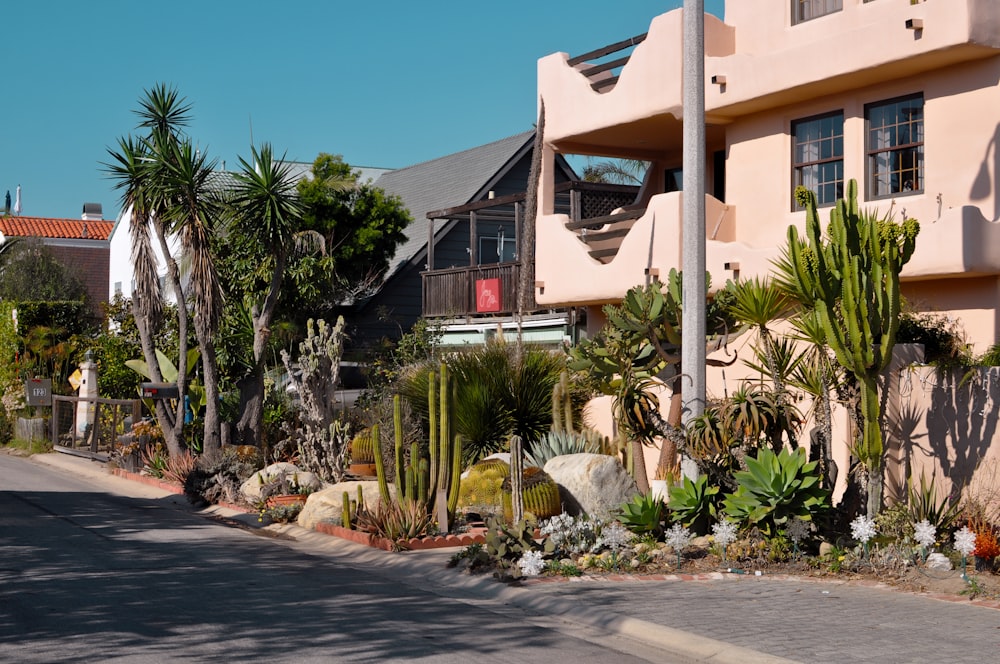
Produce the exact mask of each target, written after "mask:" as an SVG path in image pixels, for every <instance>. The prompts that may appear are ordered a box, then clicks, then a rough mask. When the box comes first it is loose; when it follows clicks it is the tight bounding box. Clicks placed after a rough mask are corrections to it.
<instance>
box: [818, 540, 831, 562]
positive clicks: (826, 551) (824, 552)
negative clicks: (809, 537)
mask: <svg viewBox="0 0 1000 664" xmlns="http://www.w3.org/2000/svg"><path fill="white" fill-rule="evenodd" d="M831 553H833V545H832V544H830V543H829V542H820V543H819V557H820V558H824V557H826V556H828V555H830V554H831Z"/></svg>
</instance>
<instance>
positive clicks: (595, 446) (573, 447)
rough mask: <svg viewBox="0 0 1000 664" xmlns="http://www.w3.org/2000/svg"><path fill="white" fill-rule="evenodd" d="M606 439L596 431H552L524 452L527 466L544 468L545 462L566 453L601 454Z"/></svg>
mask: <svg viewBox="0 0 1000 664" xmlns="http://www.w3.org/2000/svg"><path fill="white" fill-rule="evenodd" d="M603 443H604V441H603V440H602V439H601V437H600V434H598V433H597V432H595V431H590V432H577V431H550V432H548V433H547V434H545V435H544V436H542V437H541V438H540V439H539V440H538V441H536V442H535V443H533V444H532V446H531V450H530V451H526V452H525V453H524V463H525V465H526V466H537V467H539V468H544V467H545V464H546V463H547V462H548V461H549V460H550V459H554V458H555V457H557V456H563V455H566V454H601V453H602V452H603V450H604V444H603Z"/></svg>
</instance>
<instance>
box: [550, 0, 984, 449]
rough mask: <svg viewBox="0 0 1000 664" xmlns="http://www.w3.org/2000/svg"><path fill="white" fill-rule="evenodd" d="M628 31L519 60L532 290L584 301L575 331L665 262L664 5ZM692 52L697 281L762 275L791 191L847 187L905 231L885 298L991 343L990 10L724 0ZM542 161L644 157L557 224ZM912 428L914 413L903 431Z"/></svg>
mask: <svg viewBox="0 0 1000 664" xmlns="http://www.w3.org/2000/svg"><path fill="white" fill-rule="evenodd" d="M621 37H622V36H621V35H611V36H609V39H615V38H621ZM634 41H636V42H639V43H637V45H634V46H633V47H631V49H630V50H631V52H630V53H627V51H628V50H629V49H626V50H625V51H623V53H626V55H627V61H626V62H624V64H620V63H619V64H618V65H616V66H615V67H610V66H604V67H602V66H600V63H598V62H597V61H596V60H589V61H584V62H579V61H578V60H579V59H578V58H577V59H574V58H571V57H570V56H569V55H568V54H566V53H554V54H552V55H550V56H547V57H545V58H542V59H541V60H540V61H539V62H538V96H539V101H540V103H541V104H544V111H545V119H544V122H545V124H544V143H545V146H544V153H543V169H542V179H541V183H540V188H539V202H540V207H539V215H538V218H537V226H536V234H537V236H536V237H537V239H536V270H535V280H536V283H535V285H536V292H535V297H536V300H537V302H538V303H539V304H542V305H549V306H576V307H585V308H587V310H588V313H589V318H588V321H590V322H589V328H590V330H591V331H596V330H597V329H598V328H599V327H600V324H601V323H602V322H603V318H602V316H601V315H600V307H601V306H602V305H603V304H605V303H608V302H614V301H617V300H619V299H620V298H621V297H622V296H623V295H624V294H625V292H626V291H627V290H628V289H629V288H631V287H633V286H635V285H637V284H641V283H644V282H645V281H646V280H647V279H648V278H649V277H650V275H656V274H660V275H665V274H666V273H667V272H668V271H669V270H670V269H671V268H678V269H682V268H683V266H682V265H681V218H682V214H681V209H682V197H683V194H682V193H681V192H679V191H676V190H677V189H678V188H679V187H677V186H676V184H677V183H679V182H680V177H679V173H680V168H681V163H682V154H681V145H682V131H683V127H682V122H681V118H682V116H683V103H684V100H683V98H682V10H675V11H671V12H669V13H666V14H663V15H660V16H657V17H655V18H654V19H653V20H652V22H651V24H650V26H649V31H648V33H647V34H646V35H645V36H640V37H639V38H637V39H636V40H634ZM705 51H706V55H705V78H706V80H705V109H706V146H705V147H706V150H705V154H706V155H707V161H706V165H705V168H706V191H707V192H710V195H708V196H707V197H706V198H707V200H706V223H705V226H706V229H705V230H706V246H707V249H706V257H707V269H708V270H709V271H710V272H711V273H712V282H713V284H714V285H716V286H720V285H722V284H724V283H725V282H726V280H727V279H730V278H733V277H737V276H738V277H744V278H746V277H752V276H755V275H760V276H764V275H767V274H768V273H770V271H771V261H772V260H773V259H774V258H776V257H777V256H778V251H779V249H780V247H782V246H783V245H784V244H785V241H786V236H787V229H788V227H789V225H796V226H798V227H799V228H800V229H801V228H803V227H804V222H805V213H804V212H803V211H801V210H799V209H796V205H795V202H794V198H793V192H794V189H795V187H796V186H798V185H805V186H807V187H809V188H810V189H813V190H814V191H815V192H816V193H817V197H818V200H819V202H820V205H821V210H820V212H821V215H822V216H823V217H824V218H825V216H826V212H827V211H828V210H829V207H830V206H831V205H832V204H833V203H834V201H835V200H836V199H837V198H838V197H840V196H841V195H842V194H843V191H844V189H845V185H846V183H847V181H848V180H850V179H855V180H857V181H858V187H859V199H860V202H861V205H862V206H863V207H866V208H874V209H877V210H878V211H879V212H880V213H892V214H893V215H894V216H895V217H896V219H897V220H901V218H902V217H903V216H906V217H913V218H916V219H917V220H918V221H919V222H920V224H921V231H920V235H919V237H918V239H917V249H916V252H915V254H914V256H913V258H912V260H911V261H910V262H909V264H907V266H906V267H905V269H904V272H903V275H902V277H903V295H904V297H906V298H907V299H908V300H909V301H910V303H911V304H912V305H913V306H914V307H915V308H917V309H918V310H922V311H935V312H941V313H943V314H947V315H949V316H951V317H953V318H955V319H958V320H959V321H960V323H961V327H962V328H963V329H964V330H965V332H966V334H967V336H968V341H969V342H970V343H971V344H972V345H973V347H974V349H975V350H976V351H977V352H981V351H983V350H985V349H986V348H987V347H989V346H991V345H992V344H994V343H997V342H1000V308H998V302H1000V194H998V191H1000V146H998V142H1000V110H998V109H1000V2H997V1H996V0H923V1H921V2H912V1H911V0H727V2H726V6H725V19H724V21H723V20H719V19H718V18H716V17H714V16H711V15H706V16H705ZM618 56H621V53H619V54H618ZM618 56H615V55H611V56H608V57H612V58H613V57H618ZM605 62H606V61H605ZM595 64H597V65H598V66H595ZM588 70H589V71H588ZM556 154H585V155H594V156H600V157H613V158H627V159H637V160H643V161H647V162H651V163H652V167H651V168H650V169H649V171H648V173H647V176H646V180H645V182H644V183H643V187H642V191H641V193H640V195H639V197H638V199H637V200H636V202H635V205H634V206H629V207H628V208H626V209H625V210H623V212H624V213H625V214H620V215H617V216H616V218H614V219H612V220H609V221H607V222H606V223H605V224H604V225H603V226H597V225H594V226H590V227H587V228H582V229H581V228H580V224H579V223H577V224H570V226H571V227H570V228H567V221H568V219H567V217H566V216H564V215H558V214H553V210H554V196H553V188H554V187H553V181H552V180H553V160H554V157H555V155H556ZM573 226H575V227H573ZM596 248H599V250H596ZM712 380H713V378H712V376H711V375H710V382H709V387H710V390H711V389H712V388H713V382H712ZM715 380H716V383H715V387H716V388H719V387H720V385H719V383H718V376H716V378H715ZM719 392H720V393H721V389H720V390H719ZM915 407H916V406H914V405H913V404H909V405H907V406H906V408H907V409H908V411H907V412H911V411H912V409H913V408H915ZM921 408H922V407H921ZM930 417H931V415H930V414H928V415H927V418H930ZM917 419H918V420H919V419H920V418H919V417H918V418H917ZM930 426H931V422H930V419H925V420H923V421H918V422H917V423H916V425H915V427H916V428H914V427H910V433H908V434H907V435H908V436H910V435H916V436H917V437H918V438H919V436H920V435H923V434H921V433H920V432H921V431H922V432H923V433H924V434H926V432H927V430H928V429H929V427H930ZM890 428H891V427H890ZM995 428H996V427H995V426H994V427H992V428H990V427H986V428H984V429H983V430H982V431H981V434H982V436H987V437H991V436H992V435H993V434H992V432H993V431H994V430H995ZM914 432H916V433H914ZM890 435H891V436H895V435H897V434H893V433H891V432H890ZM971 435H973V436H974V435H975V434H971ZM982 436H980V437H982ZM908 440H912V439H908ZM954 442H955V441H950V442H949V441H945V442H944V443H942V445H943V446H944V447H948V445H953V443H954ZM897 443H898V441H897ZM942 449H943V448H942ZM939 452H940V450H939ZM842 453H843V456H844V459H845V461H846V449H845V450H844V451H843V452H842ZM952 453H954V449H952ZM941 454H945V456H947V453H946V452H941ZM900 463H903V461H902V460H901V461H900ZM907 463H909V462H907ZM944 463H945V464H947V463H948V462H947V460H946V461H945V462H944ZM841 467H842V468H843V467H844V466H841ZM939 467H940V466H939Z"/></svg>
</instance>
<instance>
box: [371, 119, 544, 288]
mask: <svg viewBox="0 0 1000 664" xmlns="http://www.w3.org/2000/svg"><path fill="white" fill-rule="evenodd" d="M534 136H535V132H534V131H526V132H524V133H522V134H517V135H515V136H511V137H509V138H504V139H502V140H499V141H496V142H493V143H488V144H486V145H481V146H479V147H475V148H472V149H470V150H465V151H463V152H456V153H454V154H450V155H447V156H445V157H439V158H437V159H432V160H430V161H425V162H422V163H419V164H415V165H413V166H407V167H406V168H400V169H398V170H395V171H390V172H388V173H386V174H384V175H382V176H381V177H380V178H378V179H377V180H376V181H375V183H374V184H375V186H376V187H380V188H381V189H384V190H385V191H387V192H389V193H390V194H395V195H397V196H399V197H400V198H402V199H403V204H404V205H405V206H406V207H407V209H409V211H410V214H411V215H412V216H413V221H412V222H411V223H410V225H409V226H407V227H406V240H405V241H404V242H403V243H402V244H401V245H399V247H397V248H396V255H395V256H393V258H392V260H391V261H390V262H389V269H388V270H387V271H386V277H385V278H386V279H388V278H389V277H391V276H392V275H393V274H395V273H396V272H397V271H398V270H399V269H400V268H401V267H402V266H403V265H405V264H406V263H408V262H409V261H411V260H413V259H414V258H416V257H417V256H418V255H419V254H420V253H421V252H422V251H423V250H425V249H426V248H427V231H428V227H429V224H430V221H429V220H428V219H427V213H428V212H431V211H433V210H441V209H444V208H448V207H454V206H456V205H465V204H466V203H469V202H472V201H473V200H476V199H477V198H480V197H484V196H485V195H486V192H487V191H488V190H489V187H491V186H493V184H494V183H495V182H496V181H497V180H498V179H499V177H498V176H501V175H503V173H504V172H505V170H506V167H507V166H508V165H510V164H511V162H512V161H513V160H514V158H515V157H518V156H520V154H521V153H522V151H523V150H524V149H526V148H530V147H531V145H532V142H533V140H534ZM440 226H441V227H443V226H445V224H440Z"/></svg>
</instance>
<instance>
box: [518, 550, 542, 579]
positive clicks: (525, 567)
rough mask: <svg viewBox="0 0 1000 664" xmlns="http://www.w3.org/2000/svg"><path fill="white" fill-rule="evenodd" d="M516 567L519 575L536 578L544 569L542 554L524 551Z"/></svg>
mask: <svg viewBox="0 0 1000 664" xmlns="http://www.w3.org/2000/svg"><path fill="white" fill-rule="evenodd" d="M517 566H518V567H520V568H521V573H522V574H524V575H525V576H538V575H539V574H541V573H542V570H544V569H545V560H543V559H542V552H541V551H525V552H524V554H523V555H522V556H521V559H520V560H518V561H517Z"/></svg>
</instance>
